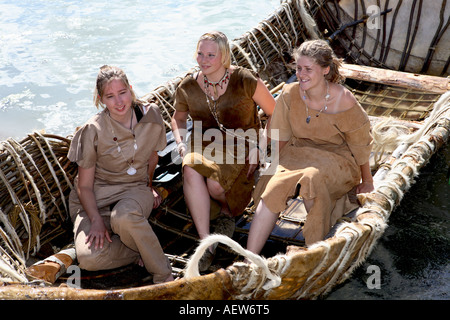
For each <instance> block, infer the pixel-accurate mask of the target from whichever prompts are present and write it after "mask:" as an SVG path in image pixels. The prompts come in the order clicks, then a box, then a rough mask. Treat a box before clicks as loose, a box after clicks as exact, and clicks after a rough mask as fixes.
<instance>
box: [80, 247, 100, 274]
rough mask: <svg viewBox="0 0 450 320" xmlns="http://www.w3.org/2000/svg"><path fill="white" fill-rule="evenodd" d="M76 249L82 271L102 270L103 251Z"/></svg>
mask: <svg viewBox="0 0 450 320" xmlns="http://www.w3.org/2000/svg"><path fill="white" fill-rule="evenodd" d="M75 249H76V253H77V260H78V265H79V267H80V268H81V269H83V270H87V271H98V270H102V263H101V260H102V258H101V256H102V250H100V249H97V250H85V249H83V248H75Z"/></svg>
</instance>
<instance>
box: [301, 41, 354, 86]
mask: <svg viewBox="0 0 450 320" xmlns="http://www.w3.org/2000/svg"><path fill="white" fill-rule="evenodd" d="M293 56H294V59H295V61H297V60H298V59H299V58H300V57H301V56H306V57H309V58H311V59H313V60H314V61H315V62H316V63H317V64H318V65H319V66H321V67H322V68H326V67H330V72H328V74H326V75H325V79H327V80H328V81H331V82H336V83H342V82H344V80H345V78H344V77H343V76H342V75H341V74H340V72H339V67H340V66H341V65H342V59H339V58H338V57H337V56H336V55H335V53H334V51H333V49H331V47H330V45H329V44H328V42H326V41H325V40H310V41H305V42H303V43H302V44H301V45H300V47H298V48H297V49H295V50H294V52H293Z"/></svg>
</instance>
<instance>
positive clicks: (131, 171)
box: [109, 109, 138, 176]
mask: <svg viewBox="0 0 450 320" xmlns="http://www.w3.org/2000/svg"><path fill="white" fill-rule="evenodd" d="M133 115H134V112H133V109H131V120H130V131H131V134H132V135H133V141H134V143H133V157H132V158H131V162H130V161H128V160H127V158H125V156H124V154H123V152H122V148H121V147H120V145H119V141H118V139H117V136H116V133H115V132H114V128H113V126H112V123H111V121H110V122H109V124H110V126H111V131H112V134H113V140H114V142H115V143H116V145H117V152H118V153H120V154H121V155H122V158H123V159H124V160H125V161H126V163H127V164H128V170H127V174H128V175H130V176H133V175H135V174H136V172H137V170H136V168H135V167H133V164H134V156H135V155H136V150H137V148H138V146H137V143H136V135H135V134H134V130H133ZM109 117H111V114H109Z"/></svg>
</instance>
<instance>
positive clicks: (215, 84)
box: [203, 69, 230, 100]
mask: <svg viewBox="0 0 450 320" xmlns="http://www.w3.org/2000/svg"><path fill="white" fill-rule="evenodd" d="M228 80H230V73H229V72H228V69H225V74H224V75H223V77H222V79H220V80H219V81H217V82H214V81H209V80H208V78H207V77H206V75H203V84H204V87H205V90H207V89H208V88H209V87H213V89H214V96H213V97H212V98H213V100H214V97H218V96H219V95H218V93H217V87H218V86H219V87H220V89H223V85H224V84H225V83H226V82H227V81H228Z"/></svg>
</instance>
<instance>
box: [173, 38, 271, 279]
mask: <svg viewBox="0 0 450 320" xmlns="http://www.w3.org/2000/svg"><path fill="white" fill-rule="evenodd" d="M230 57H231V53H230V46H229V43H228V39H227V37H226V36H225V35H224V34H223V33H221V32H211V33H206V34H204V35H203V36H202V37H201V38H200V40H199V41H198V43H197V52H196V59H197V63H198V66H199V67H200V71H199V72H195V73H193V74H189V75H188V76H186V78H185V79H184V80H183V81H182V82H181V84H180V85H179V87H178V88H177V92H176V97H175V109H176V111H175V113H174V115H173V118H172V131H173V133H174V136H175V139H176V142H177V144H178V151H179V153H180V155H181V156H182V157H183V184H184V185H183V188H184V195H185V200H186V204H187V207H188V209H189V211H190V213H191V215H192V217H193V219H194V223H195V226H196V228H197V232H198V234H199V237H200V238H201V239H203V238H205V237H206V236H208V235H209V234H210V230H209V229H210V209H211V200H210V198H212V199H214V200H215V201H216V202H217V203H218V204H219V206H220V216H221V217H220V218H221V219H222V222H224V221H225V225H228V226H225V227H224V229H227V230H228V231H226V232H225V233H228V234H227V235H228V236H231V235H232V233H233V231H234V217H235V216H237V215H240V214H241V213H242V212H243V210H244V209H245V207H246V206H247V205H248V203H249V202H250V199H251V194H252V190H253V186H254V177H253V172H254V170H255V169H256V167H257V161H256V163H253V162H252V163H249V161H248V154H249V150H252V149H255V148H256V147H257V142H256V141H257V139H258V135H259V129H260V119H259V115H258V109H257V106H258V105H259V106H260V107H261V109H262V110H263V111H264V112H265V113H266V114H267V115H268V116H270V115H271V114H272V111H273V109H274V106H275V100H274V98H273V97H272V95H271V94H270V92H269V91H268V89H267V88H266V86H265V85H264V83H263V82H262V80H261V79H260V78H259V76H258V75H257V74H256V73H254V72H252V71H250V70H247V69H244V68H241V67H235V66H231V58H230ZM188 115H190V116H191V118H192V120H193V121H194V127H193V130H192V132H193V133H192V136H191V137H190V139H189V142H187V140H186V139H187V137H186V130H185V129H186V121H187V119H188ZM225 131H227V132H228V133H226V132H225ZM186 143H188V144H189V146H187V145H186ZM241 147H242V148H241ZM255 150H256V149H255ZM215 231H216V232H220V231H219V230H215ZM213 257H214V248H210V250H207V251H206V253H205V255H204V256H203V259H202V261H201V262H200V270H202V271H203V270H205V269H206V268H208V267H209V265H210V264H211V262H212V259H213Z"/></svg>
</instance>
